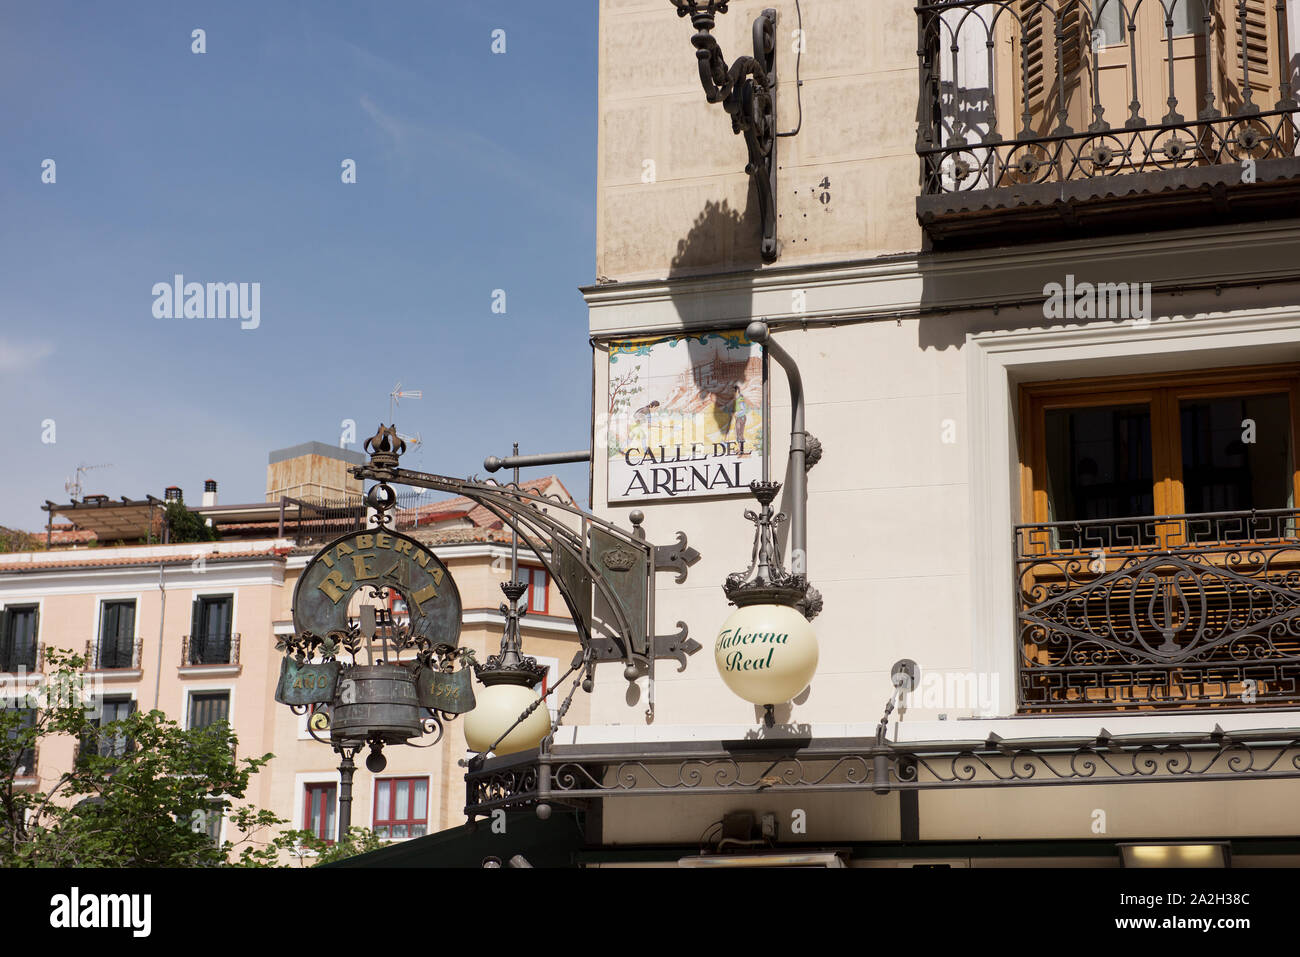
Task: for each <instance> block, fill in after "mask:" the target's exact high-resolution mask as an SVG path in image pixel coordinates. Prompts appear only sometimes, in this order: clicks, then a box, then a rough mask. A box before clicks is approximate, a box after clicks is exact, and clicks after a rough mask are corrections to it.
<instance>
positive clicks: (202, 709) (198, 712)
mask: <svg viewBox="0 0 1300 957" xmlns="http://www.w3.org/2000/svg"><path fill="white" fill-rule="evenodd" d="M228 720H230V692H229V691H217V692H205V693H201V694H192V695H190V722H189V727H190V730H194V729H195V728H206V727H207V726H208V725H210V724H216V723H217V722H218V721H228Z"/></svg>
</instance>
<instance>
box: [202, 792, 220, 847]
mask: <svg viewBox="0 0 1300 957" xmlns="http://www.w3.org/2000/svg"><path fill="white" fill-rule="evenodd" d="M223 815H224V812H223V810H222V801H221V799H220V798H208V808H207V810H206V811H204V812H203V819H202V821H201V824H202V829H203V832H204V833H205V834H207V835H208V840H209V841H211V842H212V843H213V844H216V845H220V844H221V820H222V817H223Z"/></svg>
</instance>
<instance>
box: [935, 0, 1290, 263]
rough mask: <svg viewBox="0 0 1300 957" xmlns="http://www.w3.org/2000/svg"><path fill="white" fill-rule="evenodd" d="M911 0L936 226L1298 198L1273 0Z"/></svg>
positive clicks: (1267, 204) (938, 234)
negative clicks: (916, 21)
mask: <svg viewBox="0 0 1300 957" xmlns="http://www.w3.org/2000/svg"><path fill="white" fill-rule="evenodd" d="M916 11H917V15H918V17H919V28H920V46H919V55H920V84H921V89H920V104H919V113H918V135H917V153H918V155H919V156H920V157H921V161H922V186H921V196H920V197H919V198H918V200H917V214H918V217H919V219H920V221H921V223H922V225H924V226H925V228H926V230H927V232H928V233H929V235H930V236H931V238H932V239H935V240H938V241H946V240H961V239H963V238H966V239H969V238H972V237H973V238H981V237H988V236H992V235H995V234H997V233H999V232H1001V233H1006V232H1009V231H1011V230H1015V231H1016V232H1017V233H1018V234H1020V235H1022V236H1023V235H1024V234H1025V232H1026V231H1027V230H1031V229H1032V228H1033V226H1034V225H1035V223H1037V224H1038V225H1039V226H1040V227H1042V228H1044V229H1045V228H1047V227H1049V226H1050V227H1052V228H1054V229H1055V230H1057V231H1059V230H1060V229H1061V228H1062V226H1064V227H1066V228H1067V229H1070V230H1072V231H1075V232H1077V231H1078V230H1079V229H1080V228H1085V227H1088V226H1090V225H1096V224H1106V223H1107V222H1108V221H1109V222H1111V223H1119V222H1122V221H1124V220H1127V221H1128V223H1130V224H1132V225H1135V226H1139V225H1140V226H1141V228H1150V227H1151V226H1152V225H1153V224H1157V225H1158V224H1159V223H1158V222H1156V220H1157V219H1158V217H1159V215H1160V214H1161V211H1162V210H1166V211H1168V214H1169V215H1168V224H1170V225H1173V224H1174V222H1175V221H1176V222H1178V223H1180V224H1183V225H1186V224H1187V220H1188V217H1189V215H1190V214H1194V213H1196V212H1200V213H1202V214H1204V215H1205V216H1206V217H1209V216H1211V215H1217V216H1218V217H1219V218H1223V217H1226V216H1229V215H1230V214H1231V215H1233V216H1236V215H1243V216H1244V215H1250V212H1251V210H1269V211H1271V212H1272V213H1273V214H1274V215H1276V206H1277V205H1278V203H1279V199H1284V200H1285V201H1287V202H1289V203H1290V204H1293V205H1294V204H1296V202H1297V199H1298V196H1297V193H1300V159H1298V158H1297V155H1296V154H1297V150H1296V145H1297V143H1298V142H1300V137H1298V136H1297V120H1296V113H1297V110H1300V104H1298V103H1297V100H1296V98H1295V91H1294V87H1293V84H1294V82H1295V80H1294V78H1293V73H1292V69H1293V68H1292V65H1291V57H1290V53H1289V49H1288V39H1287V25H1286V0H922V2H921V3H920V4H919V5H918V6H917V7H916ZM1247 161H1250V162H1247ZM1246 167H1249V169H1247V168H1246ZM1144 174H1145V175H1144ZM1031 211H1036V212H1031ZM1153 217H1156V219H1153Z"/></svg>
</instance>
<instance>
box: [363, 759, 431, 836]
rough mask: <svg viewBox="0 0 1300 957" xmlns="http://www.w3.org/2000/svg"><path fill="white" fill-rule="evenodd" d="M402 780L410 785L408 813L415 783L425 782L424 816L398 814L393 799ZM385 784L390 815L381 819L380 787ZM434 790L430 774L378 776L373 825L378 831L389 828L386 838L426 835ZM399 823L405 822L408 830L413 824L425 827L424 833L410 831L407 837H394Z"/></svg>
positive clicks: (412, 800)
mask: <svg viewBox="0 0 1300 957" xmlns="http://www.w3.org/2000/svg"><path fill="white" fill-rule="evenodd" d="M402 781H405V782H406V783H407V785H408V788H407V792H406V795H407V796H406V801H407V809H406V812H405V813H408V814H409V813H410V811H409V808H410V805H411V804H413V803H414V801H415V785H416V783H417V782H419V781H423V782H424V817H423V818H418V817H397V816H396V814H397V808H396V807H394V805H393V799H394V797H395V795H396V793H397V785H398V784H399V783H401V782H402ZM384 785H387V786H388V814H389V816H388V817H386V818H384V819H383V820H382V821H381V820H380V819H379V789H380V788H381V787H383V786H384ZM432 791H433V788H432V786H431V783H430V781H429V777H428V775H423V774H417V775H414V776H411V777H408V776H405V775H401V776H398V777H393V778H377V779H376V780H375V806H374V811H373V812H372V813H373V819H372V821H371V825H372V827H373V828H374V830H376V831H378V830H379V829H380V828H381V827H385V828H388V836H387V837H386V838H385V840H391V841H405V840H409V839H410V838H412V837H426V836H427V835H428V833H429V799H430V797H431V795H432ZM399 824H405V825H406V827H407V830H408V832H409V831H410V828H411V826H412V825H419V826H421V827H423V828H424V834H416V835H412V834H410V833H408V834H407V836H406V837H393V836H392V833H393V828H394V827H395V826H396V825H399Z"/></svg>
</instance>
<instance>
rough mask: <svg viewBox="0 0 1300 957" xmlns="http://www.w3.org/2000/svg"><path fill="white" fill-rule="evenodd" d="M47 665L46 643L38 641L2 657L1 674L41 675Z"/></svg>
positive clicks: (0, 659)
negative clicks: (23, 673)
mask: <svg viewBox="0 0 1300 957" xmlns="http://www.w3.org/2000/svg"><path fill="white" fill-rule="evenodd" d="M44 665H45V643H44V642H42V641H36V642H32V643H30V644H28V645H27V646H26V647H24V648H16V649H12V650H11V651H10V652H9V653H8V654H5V655H3V656H0V674H17V673H19V672H26V673H27V674H40V673H41V672H42V671H43V670H44Z"/></svg>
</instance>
